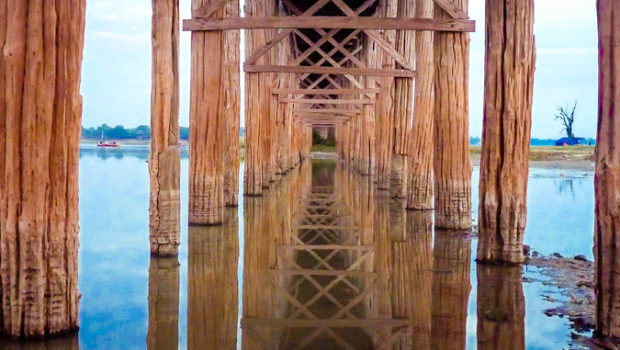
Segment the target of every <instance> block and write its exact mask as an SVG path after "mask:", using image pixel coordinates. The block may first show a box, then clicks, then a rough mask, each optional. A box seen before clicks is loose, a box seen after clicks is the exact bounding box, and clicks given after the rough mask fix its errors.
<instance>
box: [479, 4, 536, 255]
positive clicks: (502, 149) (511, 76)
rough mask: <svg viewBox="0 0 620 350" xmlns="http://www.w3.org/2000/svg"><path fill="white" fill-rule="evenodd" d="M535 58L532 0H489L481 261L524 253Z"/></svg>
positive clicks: (483, 136) (481, 210) (482, 171)
mask: <svg viewBox="0 0 620 350" xmlns="http://www.w3.org/2000/svg"><path fill="white" fill-rule="evenodd" d="M535 60H536V47H535V42H534V1H533V0H527V1H515V0H502V1H497V0H487V2H486V65H485V91H484V101H485V102H484V127H483V131H482V156H481V160H480V207H479V234H480V243H479V244H478V260H479V261H488V262H508V263H521V262H523V261H524V259H525V257H524V255H523V235H524V233H525V223H526V216H527V180H528V167H529V154H530V131H531V128H532V98H533V90H534V69H535Z"/></svg>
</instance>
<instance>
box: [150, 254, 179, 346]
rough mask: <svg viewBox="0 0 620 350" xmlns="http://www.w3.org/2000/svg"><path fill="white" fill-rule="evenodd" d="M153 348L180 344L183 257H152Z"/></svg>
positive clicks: (151, 316)
mask: <svg viewBox="0 0 620 350" xmlns="http://www.w3.org/2000/svg"><path fill="white" fill-rule="evenodd" d="M146 346H147V348H148V349H149V350H158V349H162V350H169V349H177V348H178V347H179V260H178V259H177V258H176V257H175V258H161V257H151V265H150V267H149V331H148V334H147V336H146Z"/></svg>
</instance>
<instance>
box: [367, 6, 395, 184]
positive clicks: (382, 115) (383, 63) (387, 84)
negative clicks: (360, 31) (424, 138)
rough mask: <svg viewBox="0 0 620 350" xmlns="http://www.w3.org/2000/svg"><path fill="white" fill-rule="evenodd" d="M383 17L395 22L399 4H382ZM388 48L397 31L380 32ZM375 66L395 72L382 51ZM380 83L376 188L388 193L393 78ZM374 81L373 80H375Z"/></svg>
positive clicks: (391, 144) (392, 114) (392, 61)
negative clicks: (393, 19) (392, 19)
mask: <svg viewBox="0 0 620 350" xmlns="http://www.w3.org/2000/svg"><path fill="white" fill-rule="evenodd" d="M377 11H378V13H379V14H380V15H381V17H389V18H395V17H396V15H397V13H398V1H397V0H382V1H381V2H380V3H379V8H378V9H377ZM378 33H379V34H380V35H381V36H382V37H383V38H384V39H385V41H386V43H388V44H389V46H390V47H394V44H395V43H396V31H395V30H380V31H379V32H378ZM375 61H376V62H375V66H376V67H377V68H379V69H394V68H395V67H396V63H395V62H394V59H393V58H392V57H391V56H390V55H388V54H387V53H386V52H383V50H381V51H379V52H378V54H377V56H376V58H375ZM375 79H378V80H379V81H380V82H381V83H380V86H381V93H380V94H379V95H378V101H377V105H376V109H375V115H376V119H377V121H376V125H377V129H376V132H377V134H376V140H377V142H376V152H377V156H376V159H377V188H379V189H381V190H388V189H389V188H390V182H391V178H392V153H393V148H394V132H395V125H394V115H395V112H394V103H395V99H394V92H395V89H394V77H381V78H375ZM373 80H374V79H373Z"/></svg>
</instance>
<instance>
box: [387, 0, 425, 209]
mask: <svg viewBox="0 0 620 350" xmlns="http://www.w3.org/2000/svg"><path fill="white" fill-rule="evenodd" d="M416 6H417V4H416V2H415V1H403V0H401V1H398V9H397V17H398V18H414V17H415V16H416V13H415V9H416ZM415 42H416V32H414V31H410V30H399V31H397V32H396V42H395V43H396V50H397V51H398V52H399V53H400V54H401V55H402V56H403V57H405V58H406V59H407V63H409V66H410V67H415V62H416V58H415V56H416V44H415ZM431 50H432V45H431ZM397 66H398V65H397ZM398 68H400V69H402V68H403V67H402V66H399V67H398ZM418 74H419V71H418ZM413 91H414V79H413V78H408V77H397V78H395V79H394V147H393V155H392V164H391V166H392V168H391V173H392V180H391V185H390V193H391V194H392V197H398V198H407V192H408V191H407V186H408V182H409V172H410V171H409V157H408V155H409V153H410V143H411V139H412V138H413V137H415V136H416V134H413V133H412V123H413Z"/></svg>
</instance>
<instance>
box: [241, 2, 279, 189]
mask: <svg viewBox="0 0 620 350" xmlns="http://www.w3.org/2000/svg"><path fill="white" fill-rule="evenodd" d="M272 6H273V4H270V3H268V2H267V1H265V0H256V1H250V2H248V3H247V4H246V5H245V16H246V17H262V16H269V15H273V11H271V12H270V9H271V7H272ZM268 40H269V39H268V30H262V29H260V30H248V31H246V32H245V54H246V57H249V56H250V55H251V54H252V53H253V52H254V51H255V50H256V49H258V48H260V47H261V46H263V45H264V44H265V43H266V42H267V41H268ZM270 63H271V56H270V54H266V55H264V56H263V57H261V58H259V59H258V61H257V62H256V64H257V65H268V64H270ZM271 76H272V74H271V73H246V76H245V78H246V79H245V81H246V85H245V89H246V92H245V132H246V134H245V178H244V187H245V194H246V195H261V194H262V193H263V187H264V186H268V185H269V181H270V180H271V164H270V159H271V154H270V152H271V139H270V131H271V128H270V125H269V121H270V120H271V117H270V113H271V112H270V98H271V91H270V90H271V85H272V81H271Z"/></svg>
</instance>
